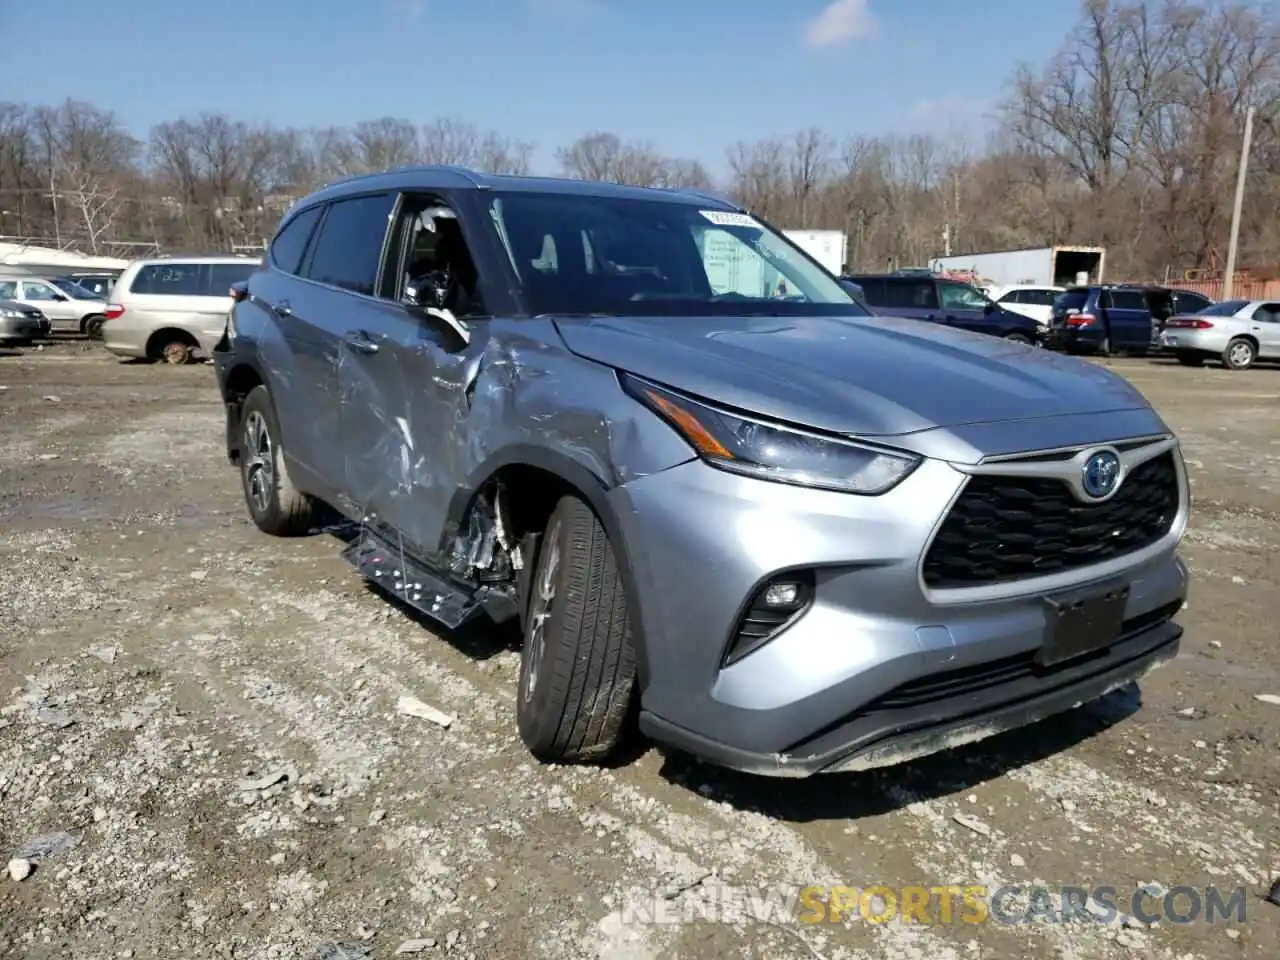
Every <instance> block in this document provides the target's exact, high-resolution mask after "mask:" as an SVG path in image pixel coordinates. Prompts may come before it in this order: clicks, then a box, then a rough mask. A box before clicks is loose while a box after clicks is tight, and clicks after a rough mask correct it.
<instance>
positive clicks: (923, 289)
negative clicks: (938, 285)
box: [884, 280, 938, 310]
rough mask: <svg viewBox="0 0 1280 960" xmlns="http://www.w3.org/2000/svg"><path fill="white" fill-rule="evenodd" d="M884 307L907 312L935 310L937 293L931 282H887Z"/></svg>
mask: <svg viewBox="0 0 1280 960" xmlns="http://www.w3.org/2000/svg"><path fill="white" fill-rule="evenodd" d="M884 305H885V306H886V307H899V308H902V309H909V310H936V309H938V291H937V290H936V289H934V285H933V281H932V280H887V281H885V304H884Z"/></svg>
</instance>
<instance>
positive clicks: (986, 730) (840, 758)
mask: <svg viewBox="0 0 1280 960" xmlns="http://www.w3.org/2000/svg"><path fill="white" fill-rule="evenodd" d="M1173 606H1181V603H1180V602H1179V603H1177V604H1174V605H1171V607H1170V608H1166V609H1165V610H1163V611H1156V612H1153V613H1152V614H1151V615H1150V618H1149V620H1154V619H1156V618H1157V617H1166V618H1167V617H1168V616H1169V615H1170V613H1171V612H1173V611H1172V607H1173ZM1138 619H1139V620H1141V618H1138ZM1181 637H1182V627H1180V626H1178V625H1177V624H1176V623H1173V622H1172V621H1171V620H1169V619H1163V620H1159V622H1154V623H1149V625H1144V624H1142V623H1138V624H1136V625H1135V627H1134V628H1132V629H1130V630H1129V631H1128V632H1127V633H1126V635H1125V637H1124V638H1123V639H1122V640H1121V641H1120V642H1119V643H1117V644H1115V645H1114V646H1112V647H1111V648H1110V649H1109V650H1107V651H1105V652H1104V653H1101V654H1098V655H1095V656H1092V657H1089V658H1087V659H1085V660H1083V661H1080V662H1076V663H1073V664H1066V665H1064V666H1062V667H1059V668H1058V669H1056V670H1054V671H1051V672H1049V673H1046V674H1043V675H1037V674H1036V673H1035V672H1034V671H1029V670H1020V667H1019V664H1017V663H1015V662H1014V661H1015V659H1016V658H1009V660H1008V661H1005V662H1002V663H1000V664H998V665H997V664H989V665H986V669H987V670H988V677H989V678H994V677H998V676H999V675H1000V671H1001V670H1003V671H1004V674H1005V675H1006V676H1008V677H1009V679H1006V680H1003V681H999V682H991V683H990V684H989V685H987V686H985V687H983V686H981V681H980V679H979V676H978V673H977V671H974V670H972V669H970V670H968V671H963V670H961V671H952V672H951V673H950V674H937V675H935V676H933V677H931V678H926V680H927V683H928V684H930V685H932V688H933V689H934V690H935V691H943V692H944V693H945V691H948V690H953V691H956V692H953V693H951V694H950V695H943V696H938V697H935V698H934V699H932V700H929V701H928V702H927V703H924V704H916V705H910V704H909V700H910V696H909V695H907V693H906V691H905V688H903V691H902V692H900V693H898V695H897V696H896V697H895V696H893V694H890V695H887V696H886V697H883V698H881V701H880V704H879V705H877V703H875V702H873V703H871V704H868V705H866V706H865V707H864V708H863V709H861V710H859V711H858V712H856V713H854V714H852V715H851V716H849V717H848V718H846V719H844V720H842V721H840V722H839V723H837V724H836V725H834V726H833V727H832V728H829V729H828V730H826V731H824V732H820V733H819V734H818V735H817V736H815V737H813V738H812V739H810V740H808V741H807V742H805V743H803V744H801V745H799V746H797V747H796V748H794V749H792V750H789V751H787V752H784V753H757V752H751V751H748V750H743V749H740V748H737V747H734V746H730V745H727V744H724V743H718V742H715V741H712V740H709V739H707V738H705V737H701V736H699V735H697V734H696V733H693V732H692V731H690V730H687V729H684V728H682V727H679V726H677V725H675V724H672V723H669V722H668V721H666V720H664V719H663V718H661V717H658V716H655V715H654V714H652V713H649V712H642V713H641V715H640V727H641V729H642V730H643V731H644V732H645V733H646V734H647V735H648V736H650V737H652V738H653V739H654V740H657V741H659V742H661V743H665V744H668V745H670V746H673V747H676V748H677V749H681V750H684V751H687V752H689V753H692V754H694V755H696V756H698V757H701V758H703V759H705V760H708V761H710V762H712V763H716V764H718V765H720V766H724V767H728V768H730V769H734V770H741V771H743V772H746V773H753V774H758V775H763V776H776V777H807V776H810V775H812V774H816V773H834V772H848V771H855V770H865V769H871V768H874V767H882V766H888V765H891V764H895V763H901V762H904V761H907V760H911V759H914V758H916V757H921V756H926V755H928V754H931V753H936V752H938V751H940V750H946V749H951V748H953V747H958V746H961V745H963V744H966V743H972V742H975V741H978V740H982V739H985V738H987V737H989V736H992V735H994V734H997V733H1002V732H1004V731H1007V730H1012V729H1015V728H1017V727H1021V726H1025V725H1027V724H1030V723H1035V722H1036V721H1039V720H1043V719H1045V718H1047V717H1051V716H1054V715H1056V714H1059V713H1063V712H1065V711H1067V710H1071V709H1073V708H1074V707H1078V706H1080V705H1081V704H1084V703H1088V702H1089V701H1092V700H1095V699H1097V698H1098V697H1101V696H1104V695H1105V694H1107V693H1109V692H1110V691H1112V690H1115V689H1118V688H1120V687H1123V686H1126V685H1127V684H1129V683H1132V682H1133V681H1135V680H1137V679H1138V678H1140V677H1142V676H1144V675H1145V674H1147V673H1149V672H1150V671H1151V670H1153V669H1155V668H1156V667H1158V666H1161V665H1163V664H1165V663H1167V662H1168V661H1170V660H1172V659H1173V658H1174V657H1175V656H1176V655H1177V652H1178V647H1179V644H1180V642H1181ZM997 668H998V669H997ZM916 687H917V691H919V692H917V694H916V695H917V696H920V695H921V693H922V692H923V690H924V689H925V685H922V684H917V685H916Z"/></svg>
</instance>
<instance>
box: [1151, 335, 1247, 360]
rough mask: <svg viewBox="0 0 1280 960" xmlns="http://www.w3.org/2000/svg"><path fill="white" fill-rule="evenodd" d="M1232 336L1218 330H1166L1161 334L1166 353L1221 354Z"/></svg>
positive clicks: (1162, 345)
mask: <svg viewBox="0 0 1280 960" xmlns="http://www.w3.org/2000/svg"><path fill="white" fill-rule="evenodd" d="M1230 339H1231V337H1230V336H1228V335H1226V334H1223V333H1220V332H1218V331H1216V330H1183V329H1174V330H1166V331H1165V332H1164V333H1162V334H1161V335H1160V349H1161V351H1163V352H1166V353H1202V354H1214V355H1217V354H1221V353H1222V351H1224V350H1225V349H1226V348H1227V343H1228V341H1230Z"/></svg>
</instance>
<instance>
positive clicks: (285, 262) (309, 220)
mask: <svg viewBox="0 0 1280 960" xmlns="http://www.w3.org/2000/svg"><path fill="white" fill-rule="evenodd" d="M323 209H324V208H323V207H320V206H316V207H312V208H311V209H310V210H303V211H302V212H301V213H300V214H298V215H297V216H296V217H294V218H293V219H292V220H290V221H289V222H288V223H287V224H285V225H284V229H282V230H281V231H280V232H279V233H278V234H276V238H275V239H274V240H272V241H271V261H272V263H274V264H275V265H276V266H277V267H279V268H280V269H281V270H283V271H284V272H285V273H292V274H297V273H298V272H299V271H300V270H301V269H302V258H303V257H304V256H305V255H306V252H307V246H308V244H309V243H310V241H311V235H312V234H313V233H314V232H315V228H316V221H318V220H319V219H320V212H321V211H322V210H323Z"/></svg>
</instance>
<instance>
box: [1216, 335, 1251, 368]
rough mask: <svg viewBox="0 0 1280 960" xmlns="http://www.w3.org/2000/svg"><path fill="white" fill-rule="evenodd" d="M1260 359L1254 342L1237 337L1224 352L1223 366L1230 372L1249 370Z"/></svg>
mask: <svg viewBox="0 0 1280 960" xmlns="http://www.w3.org/2000/svg"><path fill="white" fill-rule="evenodd" d="M1257 358H1258V350H1257V348H1256V347H1255V346H1254V345H1253V341H1252V340H1246V339H1245V338H1244V337H1236V338H1235V339H1234V340H1232V341H1231V342H1230V343H1228V344H1227V349H1225V350H1223V351H1222V365H1223V366H1224V367H1226V368H1227V369H1228V370H1248V369H1249V368H1250V367H1252V366H1253V361H1254V360H1256V359H1257Z"/></svg>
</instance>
